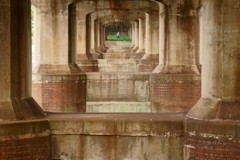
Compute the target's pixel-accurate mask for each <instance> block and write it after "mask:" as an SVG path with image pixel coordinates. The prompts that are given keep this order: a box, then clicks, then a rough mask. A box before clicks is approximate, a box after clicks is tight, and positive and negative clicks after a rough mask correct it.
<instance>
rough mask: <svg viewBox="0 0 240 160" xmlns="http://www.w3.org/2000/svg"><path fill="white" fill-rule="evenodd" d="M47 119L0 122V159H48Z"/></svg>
mask: <svg viewBox="0 0 240 160" xmlns="http://www.w3.org/2000/svg"><path fill="white" fill-rule="evenodd" d="M50 159H51V137H50V127H49V123H48V122H47V121H22V122H11V123H10V122H8V123H0V160H50Z"/></svg>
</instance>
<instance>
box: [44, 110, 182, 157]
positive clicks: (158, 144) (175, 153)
mask: <svg viewBox="0 0 240 160" xmlns="http://www.w3.org/2000/svg"><path fill="white" fill-rule="evenodd" d="M183 118H184V115H183V114H59V115H49V117H47V119H48V120H49V122H50V126H51V130H52V145H53V151H52V153H53V157H52V158H53V159H59V153H61V152H65V153H67V154H68V158H72V159H74V160H97V159H102V160H183V136H182V135H183Z"/></svg>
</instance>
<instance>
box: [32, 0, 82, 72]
mask: <svg viewBox="0 0 240 160" xmlns="http://www.w3.org/2000/svg"><path fill="white" fill-rule="evenodd" d="M32 3H33V4H34V5H35V6H36V14H37V17H38V18H37V20H36V21H38V23H37V25H38V26H37V27H36V29H37V30H38V31H37V32H36V33H35V37H36V39H39V40H37V41H36V42H35V45H36V50H35V54H37V55H41V56H40V58H41V59H40V67H39V70H38V73H51V72H54V73H70V72H78V69H79V68H76V69H75V67H73V66H72V64H69V26H68V25H69V22H68V20H69V19H70V18H69V14H68V12H69V8H68V4H66V3H59V4H58V5H56V6H55V5H52V3H51V2H50V1H45V0H40V1H35V0H33V1H32ZM74 63H75V62H74Z"/></svg>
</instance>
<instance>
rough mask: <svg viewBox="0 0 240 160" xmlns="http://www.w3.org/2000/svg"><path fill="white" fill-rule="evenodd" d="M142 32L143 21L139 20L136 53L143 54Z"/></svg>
mask: <svg viewBox="0 0 240 160" xmlns="http://www.w3.org/2000/svg"><path fill="white" fill-rule="evenodd" d="M143 32H144V24H143V20H142V19H140V18H139V33H138V34H139V47H138V50H137V53H144V47H145V46H144V43H143Z"/></svg>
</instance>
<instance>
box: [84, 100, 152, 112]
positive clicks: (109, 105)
mask: <svg viewBox="0 0 240 160" xmlns="http://www.w3.org/2000/svg"><path fill="white" fill-rule="evenodd" d="M86 106H87V107H86V112H87V113H99V112H100V113H101V112H102V113H106V112H112V113H114V112H121V113H128V112H132V113H141V112H145V113H148V112H152V111H151V106H150V102H149V101H147V102H121V101H102V102H101V101H97V102H92V101H88V102H87V105H86Z"/></svg>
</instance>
